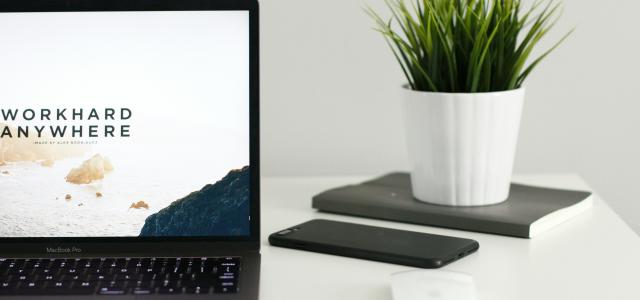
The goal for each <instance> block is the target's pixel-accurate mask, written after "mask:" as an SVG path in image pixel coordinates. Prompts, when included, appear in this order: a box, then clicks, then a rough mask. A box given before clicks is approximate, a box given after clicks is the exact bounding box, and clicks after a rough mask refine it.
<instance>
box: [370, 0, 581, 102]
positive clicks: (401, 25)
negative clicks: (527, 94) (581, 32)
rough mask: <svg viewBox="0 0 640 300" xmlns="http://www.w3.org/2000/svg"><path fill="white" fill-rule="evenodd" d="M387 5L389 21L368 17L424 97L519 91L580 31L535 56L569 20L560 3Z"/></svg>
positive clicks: (461, 0) (446, 0) (393, 0)
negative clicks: (561, 22)
mask: <svg viewBox="0 0 640 300" xmlns="http://www.w3.org/2000/svg"><path fill="white" fill-rule="evenodd" d="M408 1H412V2H411V3H410V4H407V0H385V2H386V4H387V6H388V7H389V9H390V10H391V18H390V19H388V20H385V19H383V18H382V17H380V16H379V15H378V14H377V13H376V12H375V11H374V10H372V9H370V8H369V9H368V10H367V12H368V13H369V14H370V15H371V17H373V19H374V20H375V22H376V25H377V26H376V30H377V31H379V32H380V33H382V34H383V35H384V37H385V38H386V40H387V43H388V44H389V47H390V48H391V49H392V52H393V55H394V56H395V58H396V60H397V61H398V63H399V64H400V66H401V68H402V71H403V73H404V75H405V77H406V78H407V80H408V81H409V86H410V87H411V88H412V89H414V90H418V91H432V92H447V93H481V92H492V91H504V90H512V89H517V88H519V87H520V86H522V84H523V82H524V81H525V79H526V78H527V76H529V74H530V73H531V72H532V71H533V69H534V68H535V67H536V66H538V64H539V63H540V62H541V61H542V60H543V59H544V58H545V57H547V56H548V55H549V53H551V52H552V51H553V50H554V49H556V48H557V47H558V46H559V45H560V44H561V43H562V42H563V41H564V40H566V38H567V37H568V36H569V35H570V34H571V33H572V31H569V32H568V33H567V34H566V35H564V36H563V37H562V38H561V39H560V40H559V41H558V42H557V43H555V44H554V45H553V46H552V47H551V48H550V49H548V50H546V51H545V52H543V54H542V55H540V56H539V57H537V58H535V59H533V60H532V61H531V62H530V63H529V64H528V65H527V63H528V62H529V58H530V56H531V53H532V52H533V49H534V48H535V47H536V45H537V44H538V42H539V41H540V40H541V39H542V38H543V37H544V36H545V35H546V34H547V33H548V32H549V31H550V30H551V28H553V27H554V25H555V24H556V22H557V21H558V19H559V18H560V16H561V15H562V9H561V3H559V2H557V1H556V0H537V1H536V2H535V3H534V4H533V5H531V7H530V8H528V9H527V10H526V11H524V13H522V14H521V12H522V4H521V1H520V0H408Z"/></svg>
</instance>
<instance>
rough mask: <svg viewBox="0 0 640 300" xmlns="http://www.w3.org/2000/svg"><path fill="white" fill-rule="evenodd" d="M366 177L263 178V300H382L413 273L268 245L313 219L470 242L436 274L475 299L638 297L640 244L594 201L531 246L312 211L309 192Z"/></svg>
mask: <svg viewBox="0 0 640 300" xmlns="http://www.w3.org/2000/svg"><path fill="white" fill-rule="evenodd" d="M364 179H368V177H324V178H317V177H314V178H283V177H273V178H269V177H267V178H264V179H263V181H262V250H261V252H262V271H261V284H260V295H261V296H260V299H261V300H288V299H296V300H297V299H299V300H314V299H318V300H339V299H345V300H360V299H363V300H364V299H366V300H390V299H391V289H390V286H389V275H390V274H391V273H394V272H397V271H402V270H409V269H412V268H411V267H405V266H399V265H393V264H386V263H378V262H371V261H366V260H359V259H352V258H345V257H339V256H332V255H325V254H317V253H312V252H304V251H298V250H291V249H285V248H278V247H272V246H269V244H268V242H267V236H268V235H269V234H270V233H273V232H275V231H278V230H281V229H284V228H286V227H289V226H292V225H295V224H298V223H302V222H305V221H308V220H310V219H314V218H324V219H332V220H339V221H347V222H354V223H360V224H368V225H375V226H383V227H389V228H396V229H405V230H412V231H420V232H427V233H435V234H444V235H452V236H458V237H463V238H471V239H475V240H477V241H478V242H479V243H480V250H479V251H478V252H477V253H475V254H472V255H470V256H468V257H465V258H464V259H462V260H460V261H457V262H454V263H452V264H450V265H448V266H445V267H444V268H443V269H445V270H451V271H457V272H464V273H467V274H470V275H472V276H473V278H474V280H475V283H476V287H477V290H478V300H501V299H505V300H507V299H508V300H518V299H535V300H550V299H580V300H589V299H594V300H595V299H597V300H602V299H616V300H623V299H634V300H637V299H640V238H639V237H638V236H637V235H636V234H635V233H634V232H633V231H632V230H631V229H630V228H629V227H628V226H627V225H626V224H625V223H624V221H622V220H621V219H620V218H619V217H618V216H617V215H616V214H615V213H614V212H613V211H612V210H611V208H609V206H608V205H607V204H606V203H605V202H604V201H602V200H601V199H600V198H599V197H597V195H596V199H595V201H594V206H593V207H592V208H591V209H590V210H589V211H587V212H585V213H583V214H582V215H580V216H578V217H576V218H574V219H572V220H570V221H567V222H565V223H563V224H561V225H559V226H558V227H556V228H554V229H551V230H550V231H548V232H546V233H543V234H541V235H540V236H538V237H536V238H535V239H531V240H529V239H521V238H514V237H504V236H498V235H490V234H483V233H474V232H465V231H460V230H452V229H443V228H437V227H429V226H420V225H410V224H403V223H396V222H388V221H380V220H369V219H364V218H357V217H348V216H341V215H333V214H327V213H318V212H317V211H315V210H313V209H311V196H313V195H315V194H316V193H318V192H321V191H323V190H325V189H328V188H332V187H335V186H339V185H343V184H349V183H355V182H360V181H362V180H364ZM514 181H517V182H521V183H528V184H536V185H544V186H550V187H559V188H573V189H589V187H588V185H587V184H586V183H585V182H584V181H583V180H582V179H581V178H580V177H579V176H577V175H558V174H555V175H553V174H552V175H525V176H516V177H515V178H514ZM629 200H630V201H631V200H635V199H629Z"/></svg>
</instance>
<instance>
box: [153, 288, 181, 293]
mask: <svg viewBox="0 0 640 300" xmlns="http://www.w3.org/2000/svg"><path fill="white" fill-rule="evenodd" d="M181 293H182V289H179V288H173V287H161V288H159V289H158V294H181Z"/></svg>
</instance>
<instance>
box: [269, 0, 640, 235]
mask: <svg viewBox="0 0 640 300" xmlns="http://www.w3.org/2000/svg"><path fill="white" fill-rule="evenodd" d="M382 3H383V0H355V1H354V0H323V1H317V0H313V1H312V0H263V1H262V2H261V10H262V11H261V13H262V14H261V19H262V20H261V26H262V28H261V34H262V36H261V40H262V43H261V47H262V49H261V59H262V65H261V68H262V75H261V76H262V82H261V84H262V86H261V88H262V157H263V169H264V173H263V174H264V175H267V176H269V175H271V176H280V175H284V176H289V175H294V176H315V175H343V174H344V175H347V174H379V173H384V172H387V171H391V170H399V169H406V168H407V159H406V157H405V156H406V155H405V146H404V137H403V131H402V130H403V129H402V128H403V127H402V126H403V124H402V122H403V120H402V117H401V116H402V111H401V108H402V107H401V97H400V95H399V86H400V84H402V83H403V82H404V79H403V77H402V74H401V72H400V69H399V67H398V66H397V64H396V62H395V61H394V59H393V56H392V55H391V53H390V52H389V49H388V48H387V46H386V44H385V43H384V40H383V39H382V37H381V36H379V35H378V34H377V33H376V32H374V31H372V30H371V27H372V22H371V20H370V19H369V18H368V16H367V15H366V14H365V13H364V12H363V7H364V6H365V5H367V4H368V5H371V6H372V7H374V8H376V9H378V10H379V11H383V12H384V11H385V10H383V5H382ZM565 4H566V10H565V17H564V18H563V19H562V21H561V22H560V23H559V24H558V26H557V29H556V30H555V32H553V33H552V34H551V36H550V38H548V39H547V40H546V41H544V43H543V45H542V46H548V45H550V44H551V43H552V42H553V41H554V38H557V37H558V36H560V35H561V34H562V33H563V32H564V31H566V30H568V29H570V28H571V27H574V26H575V27H576V28H577V29H576V32H575V33H574V35H573V36H572V37H571V38H570V39H569V40H567V42H566V43H565V44H564V45H563V46H561V47H560V48H559V49H558V50H557V51H556V52H555V53H553V54H552V55H551V56H550V57H549V58H548V59H547V60H546V61H545V62H544V63H543V64H542V65H540V66H539V67H538V69H537V71H535V72H534V73H533V74H532V76H531V77H530V78H529V80H528V81H527V82H526V87H527V100H526V101H527V103H526V105H525V111H524V116H523V121H522V128H521V135H520V142H519V146H518V147H519V148H518V154H517V158H516V172H518V173H528V172H536V173H540V172H542V173H544V172H575V173H579V174H580V175H582V176H583V177H584V178H585V179H586V180H587V181H588V182H589V183H590V184H591V185H592V186H593V187H594V188H595V190H596V191H597V192H598V193H599V194H601V195H602V196H603V198H604V199H606V200H607V201H608V202H609V203H610V205H611V206H613V208H614V209H615V210H616V211H617V212H618V213H619V214H620V215H621V216H622V217H623V218H624V219H625V220H626V221H627V222H628V223H629V224H630V225H631V226H632V227H633V228H634V229H635V230H636V232H639V233H640V184H639V183H637V182H636V181H637V180H639V179H640V176H638V175H637V174H638V171H639V170H640V136H639V135H638V129H640V118H639V117H638V113H639V112H640V97H638V90H640V89H639V87H640V58H639V57H640V34H638V30H640V18H637V11H639V10H640V2H638V1H633V0H617V1H584V0H582V1H581V0H567V1H565Z"/></svg>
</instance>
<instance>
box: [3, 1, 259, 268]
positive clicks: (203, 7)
mask: <svg viewBox="0 0 640 300" xmlns="http://www.w3.org/2000/svg"><path fill="white" fill-rule="evenodd" d="M224 10H234V11H248V12H249V102H250V103H249V123H250V124H249V136H250V142H249V147H250V152H249V156H250V158H249V163H250V182H251V184H250V217H251V221H250V234H249V236H211V237H44V238H42V237H32V238H31V237H27V238H23V237H0V257H8V256H24V255H28V256H29V255H39V256H41V257H49V256H69V255H73V256H94V255H98V254H99V255H116V254H118V255H136V254H145V255H146V254H154V255H183V256H184V255H196V254H199V255H206V254H208V253H211V252H217V251H218V250H223V249H224V250H232V249H237V250H258V249H259V247H260V153H259V151H260V146H259V143H260V130H259V124H260V121H259V62H258V59H259V49H258V46H259V37H258V34H259V28H258V26H259V21H258V3H257V1H255V0H163V1H141V0H47V1H44V0H13V1H3V2H1V3H0V16H1V14H3V13H29V12H117V11H224ZM48 249H49V250H50V249H53V250H55V251H49V250H48ZM58 250H60V251H58ZM67 250H68V251H67Z"/></svg>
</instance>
